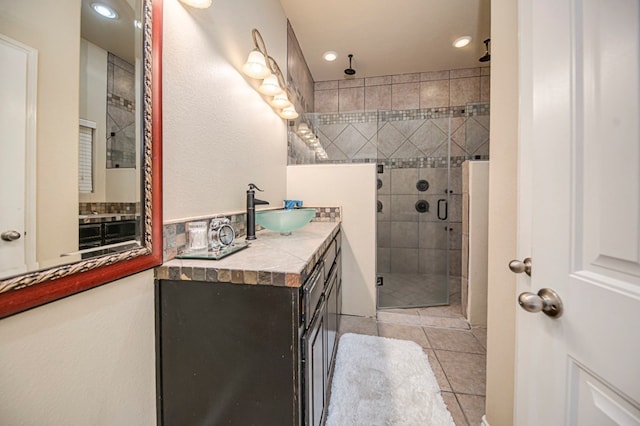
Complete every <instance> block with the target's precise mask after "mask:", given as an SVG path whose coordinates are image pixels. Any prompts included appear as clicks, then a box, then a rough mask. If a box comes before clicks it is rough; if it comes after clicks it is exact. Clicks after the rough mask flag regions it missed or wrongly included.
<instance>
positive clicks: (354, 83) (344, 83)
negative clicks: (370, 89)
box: [338, 78, 364, 89]
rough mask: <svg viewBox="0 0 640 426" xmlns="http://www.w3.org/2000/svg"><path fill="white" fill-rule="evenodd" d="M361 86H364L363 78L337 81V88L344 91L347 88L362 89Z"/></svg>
mask: <svg viewBox="0 0 640 426" xmlns="http://www.w3.org/2000/svg"><path fill="white" fill-rule="evenodd" d="M362 86H364V78H352V79H348V80H347V79H344V80H338V88H340V89H346V88H349V87H362Z"/></svg>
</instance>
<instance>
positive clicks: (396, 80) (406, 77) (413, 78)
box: [391, 73, 420, 84]
mask: <svg viewBox="0 0 640 426" xmlns="http://www.w3.org/2000/svg"><path fill="white" fill-rule="evenodd" d="M417 81H420V73H413V74H395V75H392V76H391V82H392V83H393V84H400V83H415V82H417Z"/></svg>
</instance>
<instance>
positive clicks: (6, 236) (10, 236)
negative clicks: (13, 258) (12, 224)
mask: <svg viewBox="0 0 640 426" xmlns="http://www.w3.org/2000/svg"><path fill="white" fill-rule="evenodd" d="M0 238H2V239H3V240H4V241H14V240H17V239H19V238H20V233H19V232H18V231H5V232H3V233H2V234H0Z"/></svg>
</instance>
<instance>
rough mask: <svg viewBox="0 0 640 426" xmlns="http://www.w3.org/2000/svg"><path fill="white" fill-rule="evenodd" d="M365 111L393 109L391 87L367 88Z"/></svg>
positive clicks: (388, 85)
mask: <svg viewBox="0 0 640 426" xmlns="http://www.w3.org/2000/svg"><path fill="white" fill-rule="evenodd" d="M364 109H366V110H373V109H383V110H384V109H391V85H390V84H387V85H384V86H367V87H365V89H364Z"/></svg>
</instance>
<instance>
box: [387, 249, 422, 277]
mask: <svg viewBox="0 0 640 426" xmlns="http://www.w3.org/2000/svg"><path fill="white" fill-rule="evenodd" d="M391 272H399V273H404V274H417V273H418V249H407V248H397V249H393V253H392V254H391Z"/></svg>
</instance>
